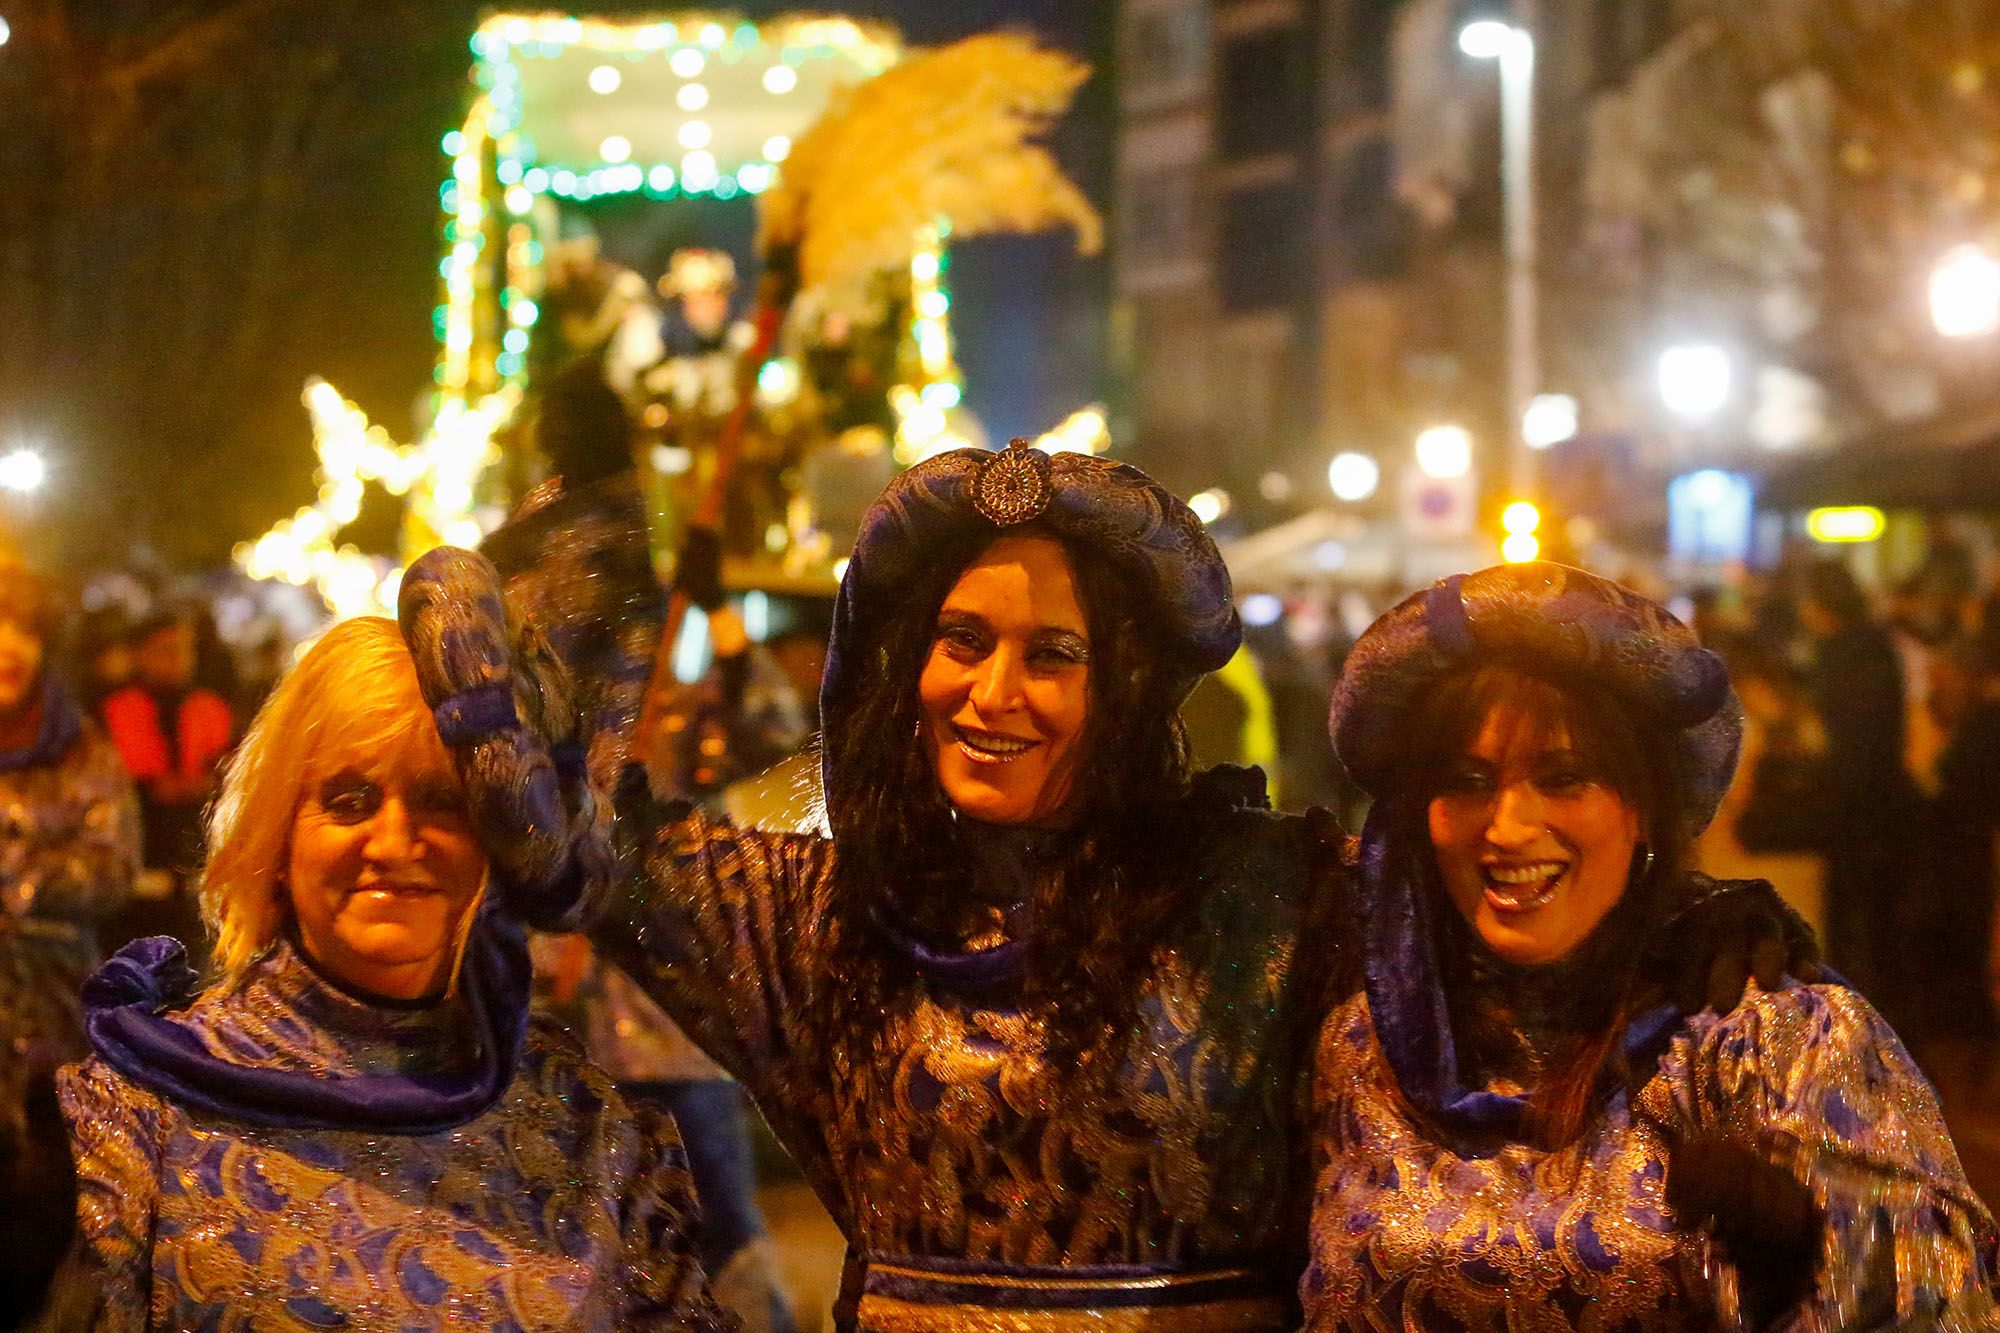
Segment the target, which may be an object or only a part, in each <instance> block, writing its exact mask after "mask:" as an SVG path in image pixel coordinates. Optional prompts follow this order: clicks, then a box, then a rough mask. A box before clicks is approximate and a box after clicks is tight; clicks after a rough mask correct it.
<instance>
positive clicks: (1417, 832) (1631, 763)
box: [1385, 664, 1688, 1147]
mask: <svg viewBox="0 0 2000 1333" xmlns="http://www.w3.org/2000/svg"><path fill="white" fill-rule="evenodd" d="M1499 709H1507V710H1509V711H1510V712H1512V713H1514V714H1515V715H1516V716H1517V717H1519V718H1520V719H1521V724H1522V727H1523V729H1524V734H1525V735H1527V736H1529V737H1532V738H1534V739H1536V740H1540V741H1548V740H1552V739H1554V738H1555V737H1557V736H1561V737H1563V738H1564V743H1565V745H1566V746H1567V748H1569V749H1571V750H1573V751H1575V752H1576V753H1577V754H1578V756H1579V757H1580V758H1581V760H1582V761H1583V763H1584V765H1585V767H1586V768H1587V770H1588V771H1589V772H1590V773H1591V774H1592V775H1593V776H1594V777H1595V778H1596V780H1598V781H1599V782H1602V783H1603V784H1604V785H1605V786H1607V787H1609V788H1610V789H1611V790H1612V791H1614V792H1616V793H1617V794H1618V796H1619V797H1620V799H1622V800H1624V801H1625V802H1626V803H1627V804H1628V805H1630V806H1631V807H1632V808H1633V809H1634V810H1636V811H1637V812H1638V813H1639V818H1640V828H1641V833H1640V837H1641V840H1642V845H1643V847H1642V850H1643V853H1645V854H1642V855H1635V858H1634V865H1633V867H1632V872H1631V878H1629V879H1628V881H1627V884H1626V890H1625V893H1624V895H1623V897H1621V898H1620V899H1619V901H1618V903H1617V905H1616V906H1615V907H1613V908H1612V910H1611V911H1610V912H1609V913H1608V914H1607V915H1606V916H1605V918H1604V920H1602V921H1601V922H1599V923H1598V925H1597V927H1596V928H1595V929H1594V930H1593V931H1592V932H1591V934H1590V935H1589V937H1588V938H1586V939H1585V940H1584V941H1583V943H1582V944H1581V945H1580V946H1578V948H1577V949H1576V950H1575V951H1574V952H1573V953H1572V954H1571V955H1570V956H1569V957H1568V958H1566V959H1563V960H1561V961H1560V962H1559V963H1556V964H1550V965H1548V966H1547V967H1544V968H1522V967H1510V966H1509V965H1507V964H1504V963H1502V962H1500V961H1499V960H1498V959H1496V958H1494V957H1493V956H1492V955H1491V954H1490V953H1489V952H1487V950H1486V949H1485V946H1484V945H1483V944H1482V943H1481V942H1480V941H1479V940H1478V938H1477V937H1476V935H1475V934H1474V932H1473V930H1472V928H1471V927H1470V926H1468V925H1467V924H1466V923H1465V921H1464V919H1463V917H1462V916H1461V915H1460V914H1459V912H1458V910H1457V909H1456V908H1455V907H1454V906H1453V905H1452V903H1451V901H1450V898H1449V896H1448V895H1447V894H1446V893H1445V891H1444V885H1443V881H1442V878H1441V876H1440V875H1439V872H1438V866H1437V855H1436V853H1435V851H1434V850H1433V849H1432V846H1431V840H1430V828H1429V806H1430V802H1431V801H1432V799H1433V798H1434V797H1435V796H1436V795H1437V794H1438V793H1439V792H1440V791H1442V790H1443V789H1444V786H1445V782H1446V779H1447V775H1448V773H1449V772H1450V770H1451V769H1452V767H1453V766H1454V765H1456V764H1457V763H1458V762H1460V761H1461V759H1462V758H1463V756H1464V755H1465V753H1466V752H1467V750H1468V749H1469V748H1470V747H1471V745H1472V743H1473V741H1474V739H1475V738H1476V737H1477V736H1478V734H1479V731H1480V729H1481V728H1482V727H1483V726H1484V725H1485V723H1486V720H1487V719H1488V718H1489V717H1490V716H1492V715H1493V713H1494V712H1495V711H1496V710H1499ZM1413 723H1414V725H1413V727H1412V729H1411V734H1410V736H1409V745H1408V749H1407V751H1406V757H1405V759H1404V761H1403V765H1402V767H1401V769H1400V771H1399V772H1398V774H1397V778H1396V782H1395V785H1394V790H1395V795H1393V796H1392V797H1390V798H1389V804H1388V806H1387V808H1386V810H1385V814H1386V816H1387V820H1388V822H1387V846H1386V849H1385V851H1386V855H1387V857H1388V858H1389V864H1388V871H1389V873H1390V874H1392V875H1394V876H1396V877H1398V879H1400V880H1401V881H1402V882H1404V883H1408V884H1410V885H1411V887H1412V891H1413V892H1416V893H1419V894H1422V895H1424V897H1425V906H1426V910H1427V913H1428V916H1429V919H1430V921H1431V922H1432V923H1433V930H1434V931H1435V934H1436V942H1437V957H1438V964H1439V967H1440V970H1441V972H1442V976H1443V982H1444V987H1445V995H1446V999H1447V1004H1448V1007H1449V1010H1450V1013H1451V1017H1452V1024H1453V1027H1454V1029H1455V1030H1456V1031H1457V1032H1458V1034H1459V1035H1460V1045H1461V1047H1472V1048H1477V1047H1479V1046H1481V1045H1482V1044H1484V1045H1487V1046H1488V1047H1489V1048H1490V1047H1491V1045H1492V1044H1494V1043H1496V1042H1503V1041H1504V1040H1505V1039H1506V1038H1507V1036H1508V1034H1509V1032H1510V1031H1512V1030H1515V1029H1516V1028H1517V1025H1518V1024H1519V1023H1520V1022H1521V1021H1523V1018H1524V1014H1525V1011H1527V1010H1528V1009H1531V1008H1537V1009H1541V1010H1542V1013H1541V1015H1540V1017H1542V1018H1544V1019H1550V1020H1553V1025H1554V1027H1555V1029H1556V1030H1557V1032H1558V1033H1559V1034H1560V1038H1561V1039H1560V1042H1559V1044H1558V1047H1557V1049H1556V1051H1555V1052H1554V1055H1553V1058H1552V1059H1550V1060H1549V1062H1548V1063H1547V1064H1546V1065H1545V1066H1544V1068H1543V1070H1542V1072H1541V1075H1540V1077H1539V1078H1538V1079H1537V1081H1536V1085H1535V1087H1534V1088H1533V1089H1532V1090H1531V1091H1530V1092H1529V1095H1528V1113H1527V1121H1526V1129H1527V1132H1528V1134H1529V1135H1530V1137H1531V1138H1532V1139H1533V1140H1534V1141H1536V1142H1538V1143H1541V1144H1543V1145H1545V1146H1548V1147H1555V1146H1559V1145H1562V1144H1566V1143H1569V1142H1571V1141H1572V1140H1574V1139H1575V1138H1576V1137H1577V1135H1578V1134H1579V1133H1581V1132H1582V1130H1583V1127H1584V1125H1585V1124H1586V1123H1587V1122H1588V1120H1589V1118H1590V1116H1591V1114H1592V1113H1593V1111H1594V1110H1595V1108H1596V1106H1597V1105H1598V1103H1599V1102H1600V1100H1601V1099H1602V1097H1603V1096H1604V1094H1605V1091H1606V1089H1607V1088H1610V1087H1616V1086H1619V1085H1621V1084H1623V1083H1625V1082H1628V1081H1629V1079H1630V1077H1631V1074H1632V1071H1631V1070H1630V1069H1628V1068H1626V1065H1625V1061H1624V1059H1623V1056H1622V1053H1621V1044H1622V1040H1623V1038H1624V1035H1625V1030H1626V1027H1627V1024H1628V1022H1629V1020H1630V1019H1631V1017H1632V1015H1633V1014H1635V1013H1637V1012H1639V1010H1640V1009H1641V1008H1642V1007H1643V1006H1644V1004H1645V1003H1646V1002H1647V1001H1648V1000H1649V999H1650V991H1649V989H1648V986H1649V983H1648V982H1647V981H1646V980H1645V979H1644V978H1643V977H1642V975H1641V971H1640V959H1641V955H1642V953H1643V945H1644V943H1645V940H1646V938H1647V936H1648V933H1649V932H1650V931H1651V929H1652V928H1653V927H1654V926H1656V925H1657V924H1658V923H1659V919H1660V917H1661V916H1662V915H1663V912H1664V909H1665V907H1666V903H1667V899H1668V895H1667V894H1665V893H1663V892H1660V891H1659V890H1660V886H1664V885H1669V884H1673V883H1675V882H1676V879H1677V877H1678V876H1679V875H1680V874H1681V873H1682V872H1683V870H1684V869H1685V866H1686V860H1687V852H1688V846H1687V836H1686V833H1685V831H1684V829H1685V821H1684V819H1683V817H1682V811H1681V809H1680V795H1679V793H1680V791H1681V789H1682V786H1681V783H1680V781H1679V780H1678V779H1679V774H1678V761H1677V759H1676V757H1675V753H1674V747H1673V745H1672V744H1671V736H1672V734H1673V733H1672V724H1671V723H1669V722H1668V721H1666V720H1665V719H1660V718H1655V717H1652V716H1650V715H1649V713H1648V712H1647V710H1646V709H1645V708H1644V707H1643V706H1642V705H1639V704H1637V703H1635V702H1633V701H1631V700H1629V699H1626V698H1624V697H1623V696H1620V695H1617V694H1614V693H1613V692H1611V691H1610V690H1608V689H1606V688H1605V687H1604V686H1603V685H1601V684H1599V683H1597V682H1596V681H1594V680H1591V679H1589V678H1588V677H1583V676H1574V675H1572V676H1558V675H1552V674H1543V673H1539V672H1535V671H1529V670H1525V669H1522V668H1519V667H1514V666H1508V665H1495V664H1488V665H1484V666H1480V667H1476V668H1472V669H1469V670H1467V671H1463V672H1460V673H1458V674H1456V675H1453V676H1449V677H1447V678H1446V679H1445V680H1444V681H1443V682H1441V683H1440V684H1439V686H1438V687H1437V689H1436V690H1435V691H1434V692H1432V693H1431V694H1430V695H1429V696H1427V698H1426V704H1425V707H1424V708H1422V709H1420V710H1417V711H1416V712H1415V713H1414V716H1413ZM1538 980H1540V981H1541V982H1544V983H1548V984H1540V985H1538ZM1537 990H1540V991H1542V992H1544V993H1541V994H1531V993H1530V992H1534V991H1537ZM1550 1004H1553V1006H1554V1012H1550V1011H1549V1009H1548V1007H1547V1006H1549V1005H1550Z"/></svg>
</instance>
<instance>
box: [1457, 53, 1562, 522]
mask: <svg viewBox="0 0 2000 1333" xmlns="http://www.w3.org/2000/svg"><path fill="white" fill-rule="evenodd" d="M1458 49H1459V50H1461V51H1463V52H1465V54H1466V55H1468V56H1471V57H1473V58H1474V59H1475V60H1497V61H1499V62H1500V186H1501V194H1502V196H1503V203H1504V207H1505V212H1506V251H1507V419H1508V422H1509V423H1510V426H1509V433H1510V436H1511V438H1510V439H1509V440H1508V449H1507V454H1508V459H1507V461H1508V468H1507V473H1508V480H1509V481H1510V483H1511V484H1512V485H1513V487H1514V489H1515V490H1517V491H1526V490H1528V489H1529V487H1530V482H1531V480H1532V479H1531V478H1530V477H1529V476H1528V472H1529V469H1530V467H1531V466H1532V464H1531V461H1530V458H1529V455H1528V450H1527V447H1526V446H1527V441H1526V440H1525V439H1524V438H1523V436H1522V428H1523V423H1524V421H1525V420H1526V417H1527V412H1528V405H1529V404H1530V403H1531V402H1532V401H1533V400H1534V397H1535V392H1536V390H1537V389H1538V388H1540V384H1539V381H1540V379H1541V373H1542V368H1541V351H1540V347H1539V345H1538V342H1537V336H1536V322H1537V317H1536V311H1535V297H1536V292H1535V263H1536V260H1535V248H1536V245H1535V242H1536V237H1535V38H1534V34H1533V33H1532V32H1530V31H1529V30H1528V28H1527V27H1526V26H1524V25H1522V24H1517V23H1503V22H1501V21H1500V20H1498V19H1481V20H1479V21H1477V22H1474V23H1468V24H1466V25H1465V27H1463V28H1462V29H1460V30H1459V34H1458Z"/></svg>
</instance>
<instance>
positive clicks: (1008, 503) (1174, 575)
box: [820, 440, 1243, 782]
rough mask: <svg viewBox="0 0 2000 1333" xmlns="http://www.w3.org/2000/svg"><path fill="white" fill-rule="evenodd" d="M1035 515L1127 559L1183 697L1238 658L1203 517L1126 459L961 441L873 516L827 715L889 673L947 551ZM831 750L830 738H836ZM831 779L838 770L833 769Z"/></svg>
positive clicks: (865, 519)
mask: <svg viewBox="0 0 2000 1333" xmlns="http://www.w3.org/2000/svg"><path fill="white" fill-rule="evenodd" d="M1029 523H1032V524H1033V525H1034V527H1035V530H1036V531H1038V532H1044V533H1049V534H1052V535H1054V536H1057V537H1061V538H1065V539H1067V540H1069V541H1071V542H1073V543H1075V544H1077V545H1078V546H1081V547H1083V548H1085V549H1087V550H1089V551H1091V552H1093V553H1095V554H1099V555H1101V556H1102V557H1103V558H1104V559H1105V560H1106V561H1107V562H1109V563H1110V564H1111V565H1112V566H1114V567H1115V568H1117V569H1118V570H1119V571H1120V572H1121V573H1122V574H1123V575H1124V576H1125V581H1126V583H1127V585H1128V586H1129V587H1130V588H1131V590H1132V595H1133V598H1134V600H1135V601H1136V602H1137V603H1138V604H1139V605H1141V606H1143V607H1144V608H1145V609H1146V615H1147V619H1148V620H1149V622H1150V623H1151V625H1152V626H1153V628H1154V629H1155V630H1156V631H1157V633H1158V635H1159V638H1160V641H1161V642H1162V643H1163V644H1164V645H1165V650H1166V652H1167V653H1168V655H1169V657H1170V659H1171V661H1170V662H1169V664H1168V666H1169V670H1170V672H1171V673H1172V674H1171V675H1170V679H1171V680H1172V682H1173V685H1174V689H1175V699H1176V702H1178V701H1179V700H1180V699H1184V698H1186V696H1187V693H1188V692H1189V691H1190V690H1192V689H1193V688H1194V686H1195V682H1196V681H1198V680H1200V679H1201V677H1202V676H1204V675H1206V674H1207V673H1209V672H1211V671H1214V670H1215V669H1216V668H1218V667H1220V666H1221V665H1222V664H1223V663H1225V662H1227V661H1228V660H1229V658H1230V656H1231V655H1232V654H1234V653H1235V651H1236V649H1237V646H1238V645H1239V644H1240V643H1241V642H1242V639H1243V625H1242V622H1241V621H1240V620H1238V619H1237V615H1236V604H1235V601H1234V600H1233V598H1232V597H1231V595H1230V589H1229V570H1228V569H1227V568H1226V567H1225V566H1224V565H1223V563H1222V556H1221V553H1220V552H1218V551H1217V550H1216V549H1215V542H1214V541H1213V540H1212V539H1211V538H1210V537H1209V535H1208V529H1207V528H1206V527H1204V526H1203V525H1202V521H1201V520H1200V519H1199V518H1197V517H1195V515H1194V512H1193V511H1192V510H1190V509H1189V508H1188V507H1187V506H1186V505H1185V504H1183V503H1182V502H1181V501H1180V500H1179V499H1178V498H1177V497H1175V496H1174V495H1173V494H1172V493H1171V492H1169V491H1168V490H1167V489H1166V488H1165V487H1163V486H1161V485H1160V484H1159V483H1157V482H1155V481H1154V480H1153V479H1152V478H1151V477H1148V476H1147V475H1146V474H1145V473H1143V472H1141V471H1140V470H1139V469H1138V468H1135V467H1133V466H1131V465H1130V464H1127V463H1118V462H1114V461H1112V460H1111V459H1108V458H1093V457H1090V456H1088V455H1085V454H1069V453H1065V454H1055V455H1053V456H1051V455H1049V454H1045V453H1042V452H1041V451H1039V450H1036V449H1031V448H1028V447H1027V445H1026V443H1025V442H1024V441H1020V440H1016V441H1015V442H1014V443H1013V444H1012V445H1010V446H1009V447H1008V448H1006V449H1003V450H1000V451H998V452H989V451H987V450H984V449H954V450H952V451H951V452H949V453H944V454H939V455H937V456H936V457H934V458H930V459H926V460H925V461H924V462H922V463H919V464H917V465H916V466H915V467H913V468H911V469H910V470H909V471H907V472H905V473H903V474H902V475H901V476H899V477H897V478H896V479H895V480H894V481H892V482H890V483H889V486H888V488H887V489H886V490H884V491H883V492H882V494H881V496H880V497H878V498H877V499H876V501H875V503H874V504H873V505H871V506H869V509H868V512H867V513H866V514H864V515H863V516H862V519H861V530H860V535H859V536H858V538H857V539H856V541H855V544H854V554H853V556H852V557H851V558H850V560H849V562H848V566H847V573H846V575H845V577H843V578H842V579H841V583H840V594H839V597H838V599H837V600H836V601H835V603H834V612H833V636H832V641H831V643H830V644H829V645H828V654H827V664H826V677H825V680H824V682H823V684H822V686H821V689H820V716H821V717H822V718H823V719H825V723H826V725H827V727H828V728H829V729H832V728H837V727H838V726H839V725H840V721H841V719H842V717H843V715H844V713H845V712H846V705H847V704H848V703H849V700H850V697H851V695H852V694H853V693H854V691H856V690H857V689H858V688H860V686H861V685H862V683H863V682H865V681H868V680H871V679H879V678H881V677H882V676H883V675H886V674H887V673H888V670H889V665H890V660H891V657H890V655H891V654H892V653H893V652H894V651H895V649H896V647H897V645H893V644H889V643H885V642H882V641H881V636H880V635H879V633H877V629H878V627H879V625H880V624H881V622H882V621H883V620H884V619H885V618H886V615H887V613H888V612H889V611H890V609H892V608H894V607H895V606H897V605H898V604H899V603H900V601H901V600H902V599H903V598H904V597H906V596H908V595H909V590H910V588H911V587H912V586H913V585H914V584H916V583H918V582H919V581H921V579H922V577H923V575H924V574H926V573H928V572H930V571H932V570H934V569H935V568H936V566H937V563H938V562H939V561H940V560H942V559H950V560H965V559H969V558H970V557H971V556H972V555H973V554H975V553H976V552H977V551H978V550H979V549H980V548H981V547H983V546H984V545H985V544H986V542H988V541H991V540H993V539H995V538H998V537H1001V536H1004V535H1005V534H1006V533H1007V531H1008V530H1009V529H1010V528H1014V527H1016V526H1020V525H1024V524H1029ZM829 752H831V747H829ZM827 777H828V780H829V782H831V781H832V779H833V775H832V774H828V775H827Z"/></svg>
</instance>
